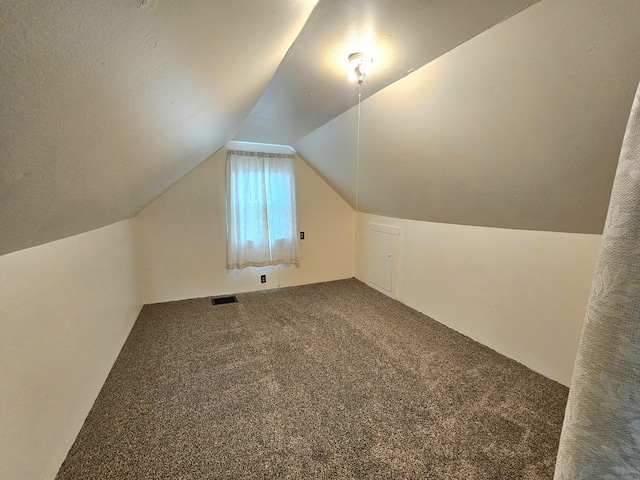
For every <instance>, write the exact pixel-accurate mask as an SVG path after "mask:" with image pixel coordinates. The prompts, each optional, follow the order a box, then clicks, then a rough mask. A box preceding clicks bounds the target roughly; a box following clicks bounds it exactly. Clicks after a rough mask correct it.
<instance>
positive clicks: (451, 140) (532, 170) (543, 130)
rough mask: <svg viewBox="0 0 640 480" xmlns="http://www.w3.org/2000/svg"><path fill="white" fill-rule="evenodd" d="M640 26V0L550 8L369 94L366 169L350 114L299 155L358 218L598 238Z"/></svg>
mask: <svg viewBox="0 0 640 480" xmlns="http://www.w3.org/2000/svg"><path fill="white" fill-rule="evenodd" d="M639 26H640V2H639V1H637V0H617V1H615V2H611V1H609V0H563V1H554V0H543V1H542V2H540V3H538V4H535V5H533V6H531V7H530V8H528V9H526V10H524V11H523V12H521V13H519V14H518V15H515V16H513V17H511V18H509V19H508V20H506V21H504V22H503V23H501V24H499V25H497V26H495V27H493V28H491V29H489V30H487V31H485V32H484V33H482V34H480V35H478V36H477V37H475V38H473V39H472V40H470V41H468V42H466V43H465V44H463V45H461V46H460V47H458V48H456V49H454V50H452V51H450V52H448V53H446V54H444V55H442V56H441V57H440V58H438V59H436V60H435V61H433V62H431V63H429V64H428V65H426V66H424V67H423V68H421V69H420V70H418V71H416V72H414V73H412V74H411V75H409V76H407V77H406V78H403V79H401V80H399V81H398V82H396V83H394V84H393V85H391V86H389V87H388V88H386V89H384V90H381V91H380V92H378V93H377V94H375V95H373V96H371V97H370V98H368V99H367V100H365V101H364V102H363V103H362V107H361V126H360V155H359V162H358V175H356V148H355V147H356V141H355V132H356V127H357V113H356V108H355V107H354V108H353V109H351V110H349V111H347V112H345V113H344V114H342V115H340V116H338V117H336V118H335V119H334V120H332V121H330V122H328V123H327V124H325V125H324V126H322V127H320V128H318V129H317V130H315V131H313V132H312V133H311V134H309V135H308V136H306V137H305V138H303V139H301V140H300V141H298V142H296V143H295V144H294V147H295V148H296V150H297V151H298V152H299V153H300V154H301V155H302V156H303V157H304V158H305V159H306V160H307V161H308V162H309V163H310V164H311V165H312V166H313V167H314V168H315V169H316V170H317V171H318V173H319V174H320V175H321V176H322V177H324V178H325V179H326V180H327V182H328V183H329V184H331V185H333V186H334V188H335V189H336V191H337V192H338V193H339V194H340V195H342V197H343V198H344V199H345V200H347V201H348V202H349V203H350V204H351V205H352V206H353V207H354V208H356V206H357V208H358V210H360V211H364V212H369V213H375V214H379V215H386V216H390V217H397V218H409V219H416V220H428V221H434V222H443V223H457V224H465V225H481V226H492V227H501V228H514V229H527V230H545V231H559V232H575V233H601V232H602V228H603V226H604V221H605V216H606V211H607V206H608V203H609V196H610V193H611V186H612V183H613V177H614V174H615V169H616V165H617V160H618V156H619V153H620V147H621V145H622V139H623V135H624V131H625V126H626V122H627V119H628V116H629V111H630V109H631V104H632V102H633V98H634V92H635V91H636V88H637V86H638V82H639V81H640V55H639V54H638V52H640V28H639ZM350 132H351V133H350ZM356 183H358V188H357V189H356ZM356 192H358V199H357V200H356Z"/></svg>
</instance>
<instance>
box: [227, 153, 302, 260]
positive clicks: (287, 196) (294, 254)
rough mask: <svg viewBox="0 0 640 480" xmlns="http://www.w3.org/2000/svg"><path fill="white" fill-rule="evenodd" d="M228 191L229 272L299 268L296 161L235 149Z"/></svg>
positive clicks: (229, 164) (229, 161)
mask: <svg viewBox="0 0 640 480" xmlns="http://www.w3.org/2000/svg"><path fill="white" fill-rule="evenodd" d="M226 189H227V191H226V210H227V268H229V269H240V268H245V267H249V266H254V267H260V266H265V265H279V264H293V265H298V264H299V262H300V260H299V257H300V253H299V245H298V239H297V230H298V227H297V221H296V186H295V171H294V156H293V155H286V154H275V153H262V152H242V151H236V150H230V151H229V152H228V154H227V166H226Z"/></svg>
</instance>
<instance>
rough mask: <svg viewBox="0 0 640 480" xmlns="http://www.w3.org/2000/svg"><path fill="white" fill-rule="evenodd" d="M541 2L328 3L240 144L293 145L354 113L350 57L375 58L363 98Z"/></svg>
mask: <svg viewBox="0 0 640 480" xmlns="http://www.w3.org/2000/svg"><path fill="white" fill-rule="evenodd" d="M537 1H539V0H457V1H455V2H452V1H451V0H429V1H414V0H413V1H412V0H402V1H399V0H368V1H366V2H363V1H362V0H321V1H320V2H319V3H318V5H317V7H316V8H315V9H314V11H313V13H312V15H311V17H310V18H309V21H308V22H307V23H306V25H305V26H304V28H303V29H302V31H301V32H300V35H299V36H298V38H297V39H296V41H295V42H294V43H293V45H292V46H291V48H290V49H289V51H288V52H287V55H286V56H285V57H284V59H283V61H282V63H281V64H280V67H279V68H278V71H277V72H276V74H275V76H274V78H273V80H272V81H271V82H270V83H269V85H268V86H267V89H266V90H265V92H264V94H263V95H262V97H261V98H260V100H259V101H258V103H257V104H256V105H255V107H254V108H253V110H252V111H251V113H250V114H249V116H248V117H247V119H246V121H245V122H244V124H243V125H242V127H241V128H240V130H239V131H238V132H237V134H236V136H235V139H236V140H242V141H251V142H262V143H279V144H285V145H291V144H293V143H294V142H296V141H298V140H299V139H300V138H302V137H303V136H305V135H307V134H308V133H310V132H312V131H313V130H315V129H316V128H318V127H320V126H322V125H323V124H325V123H326V122H328V121H329V120H331V119H332V118H334V117H336V116H337V115H339V114H341V113H342V112H344V111H345V110H347V109H348V108H350V107H352V106H353V105H354V104H355V103H356V102H357V99H358V96H357V89H354V86H353V84H351V83H349V82H348V81H346V78H347V66H348V56H349V54H351V53H356V52H364V53H367V54H368V55H370V56H372V57H373V71H374V74H372V75H370V76H369V78H367V79H366V82H365V84H364V85H363V88H362V98H363V99H364V98H367V97H368V96H370V95H372V94H374V93H375V92H377V91H379V90H380V89H382V88H384V87H386V86H387V85H390V84H391V83H393V82H395V81H396V80H398V79H400V78H402V77H404V76H406V75H407V74H409V73H410V72H412V71H414V70H416V69H417V68H420V67H422V66H423V65H424V64H426V63H428V62H430V61H431V60H433V59H434V58H437V57H439V56H440V55H442V54H443V53H445V52H448V51H449V50H451V49H452V48H455V47H457V46H458V45H460V44H462V43H464V42H466V41H467V40H469V39H470V38H473V37H474V36H476V35H478V34H479V33H481V32H483V31H485V30H486V29H488V28H491V27H492V26H494V25H496V24H498V23H500V22H501V21H503V20H505V19H506V18H509V17H510V16H512V15H515V14H516V13H518V12H520V11H521V10H523V9H525V8H527V7H528V6H529V5H532V4H534V3H536V2H537Z"/></svg>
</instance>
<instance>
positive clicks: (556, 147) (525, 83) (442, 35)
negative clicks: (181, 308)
mask: <svg viewBox="0 0 640 480" xmlns="http://www.w3.org/2000/svg"><path fill="white" fill-rule="evenodd" d="M315 4H316V0H312V1H304V0H260V1H255V0H215V1H208V2H203V1H177V0H163V1H160V0H122V1H119V2H98V1H96V0H85V1H79V0H50V1H47V2H42V1H36V0H0V85H1V88H0V108H1V112H2V115H1V116H0V255H1V254H4V253H8V252H12V251H15V250H18V249H22V248H26V247H29V246H33V245H38V244H41V243H45V242H48V241H52V240H56V239H59V238H63V237H66V236H69V235H73V234H77V233H81V232H84V231H87V230H91V229H93V228H98V227H101V226H104V225H108V224H110V223H113V222H116V221H119V220H122V219H126V218H130V217H132V216H134V215H135V214H136V213H137V212H139V211H140V210H141V209H142V208H144V207H145V206H146V205H148V204H149V203H150V202H151V201H152V200H153V199H154V198H156V197H157V196H158V195H159V194H160V193H162V192H163V191H165V190H166V189H167V188H168V187H169V186H171V185H172V184H173V183H175V182H176V181H178V180H179V179H180V178H181V177H182V176H184V175H185V174H186V173H187V172H189V171H190V170H192V169H193V168H194V167H195V166H196V165H198V164H199V163H200V162H202V161H203V160H204V159H206V158H207V157H208V156H209V155H211V154H212V153H213V152H215V151H216V150H217V149H218V148H220V147H221V146H222V145H224V144H225V143H226V142H227V141H228V140H230V139H232V138H236V139H239V140H253V141H262V142H267V143H295V146H296V148H297V149H298V151H299V152H300V153H301V154H302V155H303V157H304V158H305V159H306V160H307V161H309V163H310V164H311V165H312V166H313V167H314V168H315V169H316V170H317V171H318V172H319V173H320V174H321V175H323V177H324V178H325V179H326V180H327V181H328V182H329V184H330V185H331V186H332V187H333V188H335V189H336V190H337V191H338V192H339V193H340V194H341V195H342V196H343V197H344V198H345V199H347V200H348V201H350V202H351V204H352V205H354V206H356V201H355V192H356V182H355V180H356V165H355V164H356V162H355V126H356V112H355V109H349V108H350V107H351V106H353V105H354V103H355V101H356V99H357V89H356V87H354V86H353V85H352V84H348V83H347V82H346V81H345V76H346V73H345V70H344V67H345V63H346V55H347V54H348V53H351V52H353V51H356V50H361V49H364V50H367V51H371V52H372V54H373V55H374V57H375V58H374V62H375V63H374V67H375V68H374V72H373V73H372V75H371V76H370V77H369V78H368V79H367V81H366V82H365V84H364V85H363V89H362V92H363V98H366V97H369V98H367V99H366V100H365V101H364V102H363V105H362V114H363V117H362V143H361V155H360V162H359V164H360V169H359V175H358V177H359V189H360V197H359V199H358V208H359V209H360V210H363V211H369V212H372V213H379V214H384V215H390V216H396V217H400V218H417V219H423V220H432V221H443V222H452V223H468V224H476V225H477V224H482V225H492V226H503V227H509V228H539V229H547V230H559V231H584V232H592V233H593V232H596V231H598V229H599V228H601V225H602V222H603V215H604V212H605V211H606V204H607V201H608V194H609V190H610V185H611V179H612V178H613V170H614V169H615V162H616V159H617V154H618V152H619V146H620V142H621V140H622V134H623V132H624V122H625V120H626V116H627V114H628V111H629V107H630V102H631V100H632V96H633V90H634V89H635V86H636V85H637V82H638V80H640V78H639V77H640V57H639V56H638V55H637V52H638V51H640V33H639V32H640V29H638V28H637V25H639V24H640V2H638V1H637V0H616V2H612V1H610V0H562V1H559V0H543V1H542V2H540V3H536V1H535V0H534V1H527V0H482V1H481V0H456V1H445V0H424V1H418V0H371V1H368V2H363V1H355V0H340V1H338V0H319V2H318V4H317V6H315ZM314 7H315V9H314ZM527 7H529V8H527ZM518 12H519V13H518ZM307 20H308V21H307ZM305 23H306V25H305ZM303 27H304V28H303ZM485 30H486V31H485ZM483 31H484V32H483ZM298 33H300V35H299V36H298ZM296 37H297V40H296ZM429 62H430V63H429ZM424 64H426V66H424V67H422V68H420V67H421V66H422V65H424ZM413 70H416V71H414V73H411V74H409V75H408V76H407V74H408V73H409V72H410V71H413ZM403 77H406V78H403ZM393 82H396V83H393ZM390 84H391V85H390ZM388 85H390V86H388ZM385 87H386V88H385ZM376 92H377V93H376ZM345 111H346V112H345ZM343 112H345V113H343ZM332 119H333V120H332Z"/></svg>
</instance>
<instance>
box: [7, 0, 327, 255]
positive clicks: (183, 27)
mask: <svg viewBox="0 0 640 480" xmlns="http://www.w3.org/2000/svg"><path fill="white" fill-rule="evenodd" d="M315 3H316V2H315V0H314V1H304V0H260V1H254V0H216V1H209V2H203V1H178V0H162V1H160V0H123V1H97V0H48V1H46V2H43V1H40V0H2V1H0V85H1V88H0V108H1V112H2V115H0V254H3V253H8V252H11V251H14V250H18V249H22V248H26V247H29V246H33V245H37V244H41V243H45V242H48V241H51V240H55V239H58V238H63V237H66V236H69V235H73V234H77V233H81V232H84V231H87V230H91V229H94V228H98V227H102V226H104V225H108V224H110V223H113V222H116V221H119V220H122V219H126V218H130V217H132V216H134V215H135V214H136V213H137V212H139V211H140V210H141V209H142V208H143V207H145V206H146V205H147V204H148V203H149V202H151V201H152V200H153V199H154V198H156V197H157V196H158V195H159V194H160V193H162V192H163V191H164V190H166V189H167V188H168V187H169V186H171V185H172V184H173V183H175V182H176V181H177V180H178V179H180V178H181V177H182V176H184V175H185V174H186V173H187V172H189V171H190V170H191V169H193V168H194V167H195V166H196V165H198V164H199V163H200V162H202V161H203V160H204V159H205V158H207V157H208V156H209V155H210V154H211V153H213V152H214V151H215V150H217V149H218V148H219V147H221V146H222V145H223V144H224V143H225V142H227V141H228V140H229V139H231V138H232V137H233V135H234V133H235V131H236V130H237V128H238V127H239V125H240V124H241V123H242V121H243V120H244V118H245V117H246V116H247V114H248V113H249V112H250V110H251V108H252V107H253V105H254V104H255V102H256V101H257V100H258V98H259V97H260V95H261V94H262V92H263V90H264V89H265V87H266V86H267V84H268V83H269V81H270V79H271V77H272V76H273V74H274V72H275V71H276V69H277V67H278V65H279V63H280V61H281V60H282V58H283V57H284V55H285V53H286V52H287V49H288V48H289V47H290V46H291V43H292V42H293V41H294V39H295V38H296V36H297V34H298V33H299V31H300V29H301V28H302V27H303V25H304V23H305V21H306V20H307V18H308V16H309V14H310V12H311V10H312V9H313V7H314V5H315Z"/></svg>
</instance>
